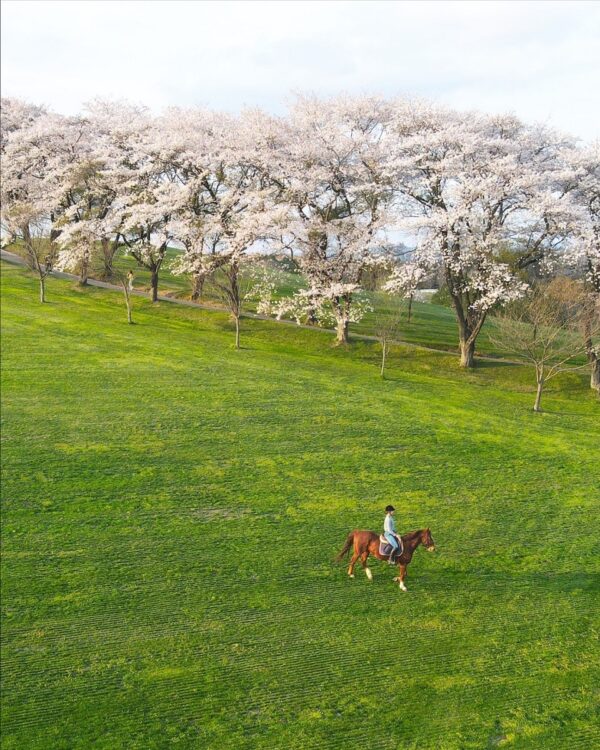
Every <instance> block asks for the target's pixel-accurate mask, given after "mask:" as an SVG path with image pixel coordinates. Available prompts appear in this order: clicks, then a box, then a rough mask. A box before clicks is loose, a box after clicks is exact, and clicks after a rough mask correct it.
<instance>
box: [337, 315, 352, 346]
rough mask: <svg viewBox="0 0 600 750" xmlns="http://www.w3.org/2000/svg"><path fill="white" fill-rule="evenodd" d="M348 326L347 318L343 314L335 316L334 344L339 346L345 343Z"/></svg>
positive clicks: (346, 341)
mask: <svg viewBox="0 0 600 750" xmlns="http://www.w3.org/2000/svg"><path fill="white" fill-rule="evenodd" d="M348 327H349V322H348V318H347V317H346V316H345V315H343V316H342V315H340V316H338V318H337V325H336V339H335V340H336V344H337V345H338V346H340V345H341V344H347V343H348Z"/></svg>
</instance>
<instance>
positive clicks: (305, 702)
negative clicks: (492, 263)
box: [2, 263, 600, 750]
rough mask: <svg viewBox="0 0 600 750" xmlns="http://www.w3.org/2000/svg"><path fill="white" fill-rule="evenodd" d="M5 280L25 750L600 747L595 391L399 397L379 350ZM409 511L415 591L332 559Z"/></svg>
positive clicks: (512, 384) (406, 381) (16, 717)
mask: <svg viewBox="0 0 600 750" xmlns="http://www.w3.org/2000/svg"><path fill="white" fill-rule="evenodd" d="M2 272H3V273H2V332H3V336H2V354H3V356H2V394H3V412H2V427H3V429H2V439H3V450H2V460H3V493H2V495H3V499H2V503H3V505H2V526H3V529H2V530H3V548H4V551H3V562H2V566H3V567H2V605H3V611H2V657H3V669H2V688H3V689H2V702H3V703H2V724H3V738H2V747H3V748H5V749H6V750H30V749H31V750H49V749H54V748H56V749H61V750H75V749H77V750H79V749H81V750H84V749H85V750H87V749H88V748H106V749H107V750H108V749H110V750H113V749H119V748H123V749H125V748H127V749H128V750H129V749H130V748H138V749H139V750H147V749H148V748H171V747H177V748H194V749H196V748H200V749H202V750H205V749H210V750H213V749H214V750H221V749H229V748H232V749H233V748H235V749H236V750H240V749H246V748H247V749H248V750H274V749H275V750H279V749H280V748H281V749H284V748H285V749H286V750H317V749H319V750H321V749H326V750H335V749H337V748H344V749H345V750H355V749H356V748H361V749H362V750H417V748H418V749H419V750H463V749H464V750H471V749H472V750H484V749H486V748H496V747H499V748H510V749H511V750H513V749H517V748H518V749H522V750H524V749H525V748H527V749H529V750H552V749H554V748H555V749H556V750H559V749H560V750H565V749H566V748H569V749H570V750H571V749H576V748H586V749H588V748H589V749H591V748H594V747H597V746H598V744H599V743H600V730H599V729H598V723H597V722H598V713H597V710H598V700H597V699H598V688H599V686H600V680H599V670H598V666H599V663H598V653H599V652H598V643H597V635H598V624H599V618H598V615H599V607H598V603H599V589H600V587H599V585H598V582H599V578H598V572H599V569H600V565H599V554H598V553H599V545H598V539H599V534H598V532H599V530H600V529H599V527H600V522H599V514H598V500H599V486H600V449H599V446H600V418H599V417H600V407H599V405H598V401H597V399H596V398H595V397H594V396H593V395H592V393H591V391H589V389H588V388H587V383H586V376H585V375H583V374H571V375H568V376H564V377H563V379H562V380H555V381H551V384H550V388H549V389H548V392H547V394H546V396H545V399H544V402H543V406H544V408H545V409H546V411H545V413H543V414H534V413H533V412H532V411H531V406H532V403H533V387H532V382H531V373H530V372H528V371H526V370H525V369H523V368H519V367H516V366H513V365H509V364H506V363H494V362H489V361H487V362H483V363H481V364H480V366H479V367H478V368H477V370H475V371H473V372H468V373H466V372H463V371H461V370H460V369H459V367H458V361H457V358H456V357H454V356H452V355H450V354H445V353H441V352H440V353H435V352H430V351H426V350H422V349H416V348H408V347H397V348H394V349H393V352H392V355H391V357H390V369H389V374H388V377H387V379H386V380H385V381H382V380H381V379H380V378H379V377H378V368H377V365H378V358H379V354H378V351H377V347H376V346H375V344H372V343H370V342H365V341H360V342H355V343H354V344H352V345H351V346H350V347H349V348H347V349H334V348H332V347H331V334H329V333H326V332H322V331H318V330H314V331H313V330H304V329H299V328H296V327H293V326H285V325H281V324H277V323H271V322H263V321H257V320H248V321H244V330H243V335H242V345H243V347H244V348H243V349H242V350H241V351H239V352H236V351H235V350H234V349H233V347H232V344H233V327H232V325H231V323H230V322H229V321H228V319H227V316H226V315H225V314H224V313H221V312H208V311H203V310H197V309H193V308H182V307H178V306H176V305H172V304H169V303H160V304H158V305H155V306H152V305H151V304H150V303H149V302H148V301H147V300H142V299H138V298H136V299H135V300H134V308H135V309H134V320H136V323H137V324H136V325H135V326H128V325H127V324H126V322H125V312H124V306H123V301H122V295H120V294H118V293H113V292H108V291H105V290H100V289H91V288H85V289H80V288H77V287H76V286H75V285H74V284H72V283H70V282H65V281H58V280H56V279H49V280H48V299H49V300H50V302H49V304H47V305H43V306H42V305H40V304H39V303H38V302H37V286H36V282H35V279H34V278H33V277H32V276H30V275H29V274H28V273H27V272H26V271H25V270H24V269H21V268H16V267H14V266H10V265H7V264H5V263H3V264H2ZM429 310H430V314H431V315H432V316H435V310H434V309H433V308H431V307H430V308H429ZM432 325H433V323H432ZM444 326H445V323H443V322H442V323H440V324H439V329H438V330H439V331H442V330H443V329H444ZM436 335H439V336H441V333H438V334H436ZM452 335H454V329H452ZM446 344H447V346H452V345H453V340H452V341H451V340H450V339H448V341H447V342H446ZM388 502H392V503H394V505H395V506H396V508H397V513H396V516H397V522H398V525H399V526H400V528H401V530H403V531H408V530H411V529H415V528H419V527H423V526H429V527H430V528H431V530H432V533H433V536H434V538H435V541H436V545H437V551H436V552H435V553H434V554H428V553H426V552H425V551H424V550H418V552H417V554H416V555H415V559H414V561H413V563H412V564H411V566H410V567H409V574H408V580H407V585H408V588H409V592H408V593H406V594H402V593H401V592H399V590H398V588H397V586H396V585H395V584H393V583H392V581H391V579H392V577H393V573H392V572H391V571H390V570H389V569H388V568H387V567H386V566H385V565H383V564H382V563H378V562H374V563H373V564H372V566H371V567H372V569H373V572H374V576H375V578H374V581H373V583H369V582H368V581H367V579H366V578H365V576H364V575H363V573H362V571H361V570H360V567H359V568H358V569H357V576H356V579H355V580H349V579H348V577H347V576H346V572H345V567H344V566H343V565H339V564H334V563H333V562H332V558H333V556H334V555H335V553H336V552H337V551H338V550H339V549H340V548H341V546H342V544H343V542H344V538H345V536H346V534H347V532H348V531H349V530H350V529H352V528H356V527H359V528H372V529H378V528H379V527H380V526H381V525H382V523H383V508H384V506H385V505H386V504H387V503H388Z"/></svg>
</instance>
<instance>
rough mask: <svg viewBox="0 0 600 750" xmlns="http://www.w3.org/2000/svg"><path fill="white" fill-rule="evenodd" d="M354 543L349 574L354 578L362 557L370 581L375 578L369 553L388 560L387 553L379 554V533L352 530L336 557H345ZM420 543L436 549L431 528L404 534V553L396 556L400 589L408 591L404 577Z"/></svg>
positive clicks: (427, 547) (428, 549) (429, 548)
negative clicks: (369, 564) (357, 563)
mask: <svg viewBox="0 0 600 750" xmlns="http://www.w3.org/2000/svg"><path fill="white" fill-rule="evenodd" d="M353 544H354V554H353V555H352V559H351V560H350V567H349V568H348V575H349V576H350V578H354V566H355V565H356V561H357V560H358V558H359V557H360V561H361V563H362V566H363V568H364V571H365V573H366V576H367V578H368V579H369V581H372V580H373V574H372V573H371V570H370V568H368V567H367V558H368V557H369V555H373V557H376V558H377V559H378V560H387V557H386V556H385V555H380V554H379V534H376V533H375V532H374V531H361V530H359V529H355V530H354V531H351V532H350V533H349V534H348V536H347V537H346V543H345V544H344V547H343V549H342V551H341V552H340V554H339V555H338V556H337V557H336V558H335V559H336V560H337V561H338V562H339V561H340V560H342V558H344V557H345V556H346V555H347V554H348V552H349V551H350V547H352V545H353ZM419 544H422V545H423V546H424V547H425V549H426V550H427V551H428V552H433V551H434V549H435V542H434V541H433V537H432V536H431V531H430V530H429V529H419V530H418V531H411V532H410V533H409V534H404V536H403V537H402V546H403V549H402V554H401V555H399V556H398V557H397V558H396V565H398V567H399V568H400V575H399V576H397V577H396V578H394V581H398V583H399V584H400V589H401V590H402V591H406V590H407V588H406V586H405V585H404V579H405V578H406V567H407V565H408V564H409V562H410V561H411V560H412V556H413V553H414V551H415V550H416V549H417V547H418V546H419Z"/></svg>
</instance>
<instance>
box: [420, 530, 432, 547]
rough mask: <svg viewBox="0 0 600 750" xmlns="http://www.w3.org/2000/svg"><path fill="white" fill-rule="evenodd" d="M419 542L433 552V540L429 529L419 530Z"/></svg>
mask: <svg viewBox="0 0 600 750" xmlns="http://www.w3.org/2000/svg"><path fill="white" fill-rule="evenodd" d="M421 544H422V545H423V547H425V549H426V550H427V552H434V551H435V542H434V541H433V537H432V536H431V531H430V530H429V529H423V531H421Z"/></svg>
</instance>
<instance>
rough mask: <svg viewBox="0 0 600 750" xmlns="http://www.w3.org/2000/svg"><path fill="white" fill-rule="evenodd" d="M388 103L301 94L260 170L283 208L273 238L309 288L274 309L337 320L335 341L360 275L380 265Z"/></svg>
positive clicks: (352, 311)
mask: <svg viewBox="0 0 600 750" xmlns="http://www.w3.org/2000/svg"><path fill="white" fill-rule="evenodd" d="M385 110H386V107H385V103H384V102H382V101H381V100H378V99H375V98H368V97H365V98H359V99H350V98H347V97H339V98H336V99H330V100H327V101H323V100H319V99H316V98H311V97H300V98H299V99H298V100H297V101H296V103H295V105H294V106H293V107H292V109H291V112H290V116H289V119H288V121H287V122H285V123H282V125H281V136H280V142H279V144H278V148H277V156H276V158H275V159H272V158H269V157H270V154H269V151H268V150H267V161H266V163H265V165H264V166H265V170H266V172H267V173H268V174H269V177H270V179H271V180H272V181H273V183H274V184H275V185H276V186H277V188H278V190H279V192H278V194H277V199H278V200H279V202H280V205H282V206H285V208H286V212H285V214H281V215H280V216H279V217H278V222H279V223H277V222H276V223H275V225H274V226H273V227H272V231H271V235H272V236H273V237H277V238H278V240H277V244H276V246H278V247H281V248H288V249H290V248H291V249H293V250H295V251H296V253H295V254H296V256H297V258H298V264H299V269H300V272H301V273H302V275H303V276H304V277H305V279H306V282H307V289H306V290H303V291H301V292H300V293H299V294H297V295H296V296H295V298H294V299H292V300H283V301H282V302H281V305H280V308H279V314H280V315H282V314H286V313H287V314H289V313H291V314H293V315H295V316H296V317H298V315H299V313H300V311H301V310H304V311H305V313H306V314H307V315H311V316H316V317H318V318H321V319H323V318H326V317H328V316H331V317H332V319H333V320H334V321H335V326H336V340H337V343H338V344H343V343H346V342H347V341H348V327H349V323H350V322H351V321H352V320H359V319H360V317H361V316H362V313H363V307H362V306H361V305H360V304H357V302H356V293H357V292H360V290H361V285H360V281H361V276H362V275H363V273H364V270H365V268H366V267H367V266H369V265H370V264H375V263H378V262H380V255H381V251H382V248H383V246H384V245H385V228H386V220H387V213H386V211H387V205H388V202H389V200H390V198H391V190H390V186H389V181H388V180H387V178H386V170H385V164H386V157H385V151H384V149H383V148H382V141H383V134H384V127H385V125H384V123H385V116H386V112H385Z"/></svg>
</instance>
